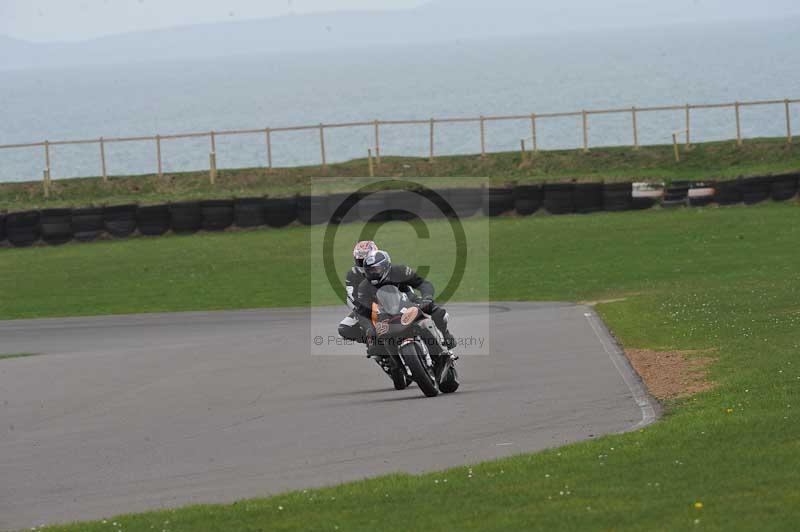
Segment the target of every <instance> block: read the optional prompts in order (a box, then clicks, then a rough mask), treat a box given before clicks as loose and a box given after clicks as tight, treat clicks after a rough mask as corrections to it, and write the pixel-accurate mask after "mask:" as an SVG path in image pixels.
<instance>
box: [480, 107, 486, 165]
mask: <svg viewBox="0 0 800 532" xmlns="http://www.w3.org/2000/svg"><path fill="white" fill-rule="evenodd" d="M484 121H485V119H484V118H483V116H481V159H486V126H485V125H484Z"/></svg>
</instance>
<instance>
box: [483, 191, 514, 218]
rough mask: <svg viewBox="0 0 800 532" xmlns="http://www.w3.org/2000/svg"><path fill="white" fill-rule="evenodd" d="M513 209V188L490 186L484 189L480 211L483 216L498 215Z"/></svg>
mask: <svg viewBox="0 0 800 532" xmlns="http://www.w3.org/2000/svg"><path fill="white" fill-rule="evenodd" d="M513 210H514V189H513V188H501V187H491V188H488V189H486V190H485V191H484V194H483V204H482V205H481V211H482V212H483V215H484V216H500V215H501V214H505V213H507V212H511V211H513Z"/></svg>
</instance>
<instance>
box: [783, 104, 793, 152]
mask: <svg viewBox="0 0 800 532" xmlns="http://www.w3.org/2000/svg"><path fill="white" fill-rule="evenodd" d="M783 105H784V106H785V107H786V143H787V144H791V143H792V115H791V114H790V112H789V99H788V98H787V99H785V100H784V101H783Z"/></svg>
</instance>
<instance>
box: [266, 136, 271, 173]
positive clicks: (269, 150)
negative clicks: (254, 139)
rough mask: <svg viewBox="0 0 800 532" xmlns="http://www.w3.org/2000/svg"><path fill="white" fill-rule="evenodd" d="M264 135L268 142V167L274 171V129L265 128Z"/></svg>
mask: <svg viewBox="0 0 800 532" xmlns="http://www.w3.org/2000/svg"><path fill="white" fill-rule="evenodd" d="M264 137H265V139H266V143H267V169H269V171H270V172H271V171H272V130H270V128H265V129H264Z"/></svg>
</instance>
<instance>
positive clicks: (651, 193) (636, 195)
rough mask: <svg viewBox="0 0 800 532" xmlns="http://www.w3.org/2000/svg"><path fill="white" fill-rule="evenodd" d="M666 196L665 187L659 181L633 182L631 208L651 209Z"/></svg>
mask: <svg viewBox="0 0 800 532" xmlns="http://www.w3.org/2000/svg"><path fill="white" fill-rule="evenodd" d="M663 197H664V187H663V186H662V185H660V184H658V183H633V184H632V185H631V208H632V209H634V210H637V211H639V210H643V209H649V208H651V207H652V206H653V205H655V204H656V203H657V202H659V201H661V198H663Z"/></svg>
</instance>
